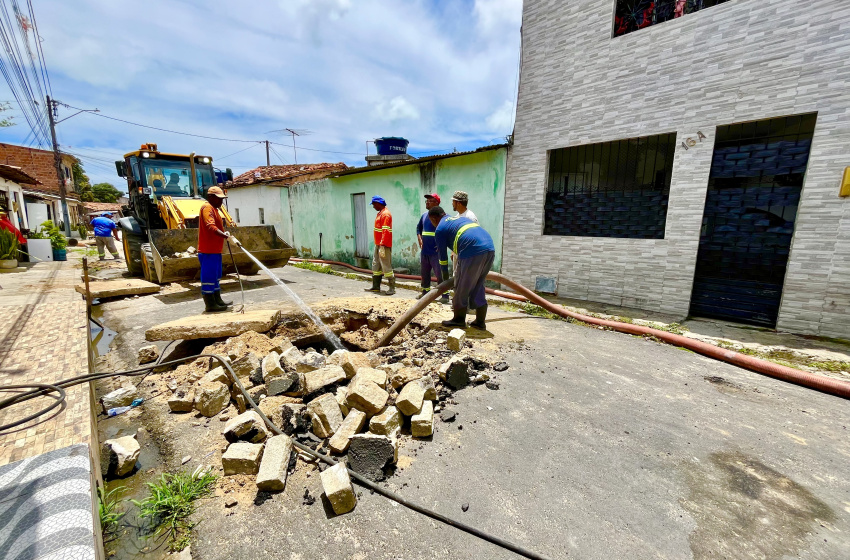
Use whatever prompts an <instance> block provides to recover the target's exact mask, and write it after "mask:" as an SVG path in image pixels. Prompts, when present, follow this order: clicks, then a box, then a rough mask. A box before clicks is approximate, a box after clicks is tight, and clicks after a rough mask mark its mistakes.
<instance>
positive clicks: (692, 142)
mask: <svg viewBox="0 0 850 560" xmlns="http://www.w3.org/2000/svg"><path fill="white" fill-rule="evenodd" d="M706 138H708V136H706V135H705V134H703V133H702V131H699V130H697V137H696V139H694V138H685V139H684V140H683V141H682V147H683V148H685V149H686V150H687V149H690V148H693V147H694V146H696V145H697V144H699V143H700V142H702V141H703V140H705V139H706Z"/></svg>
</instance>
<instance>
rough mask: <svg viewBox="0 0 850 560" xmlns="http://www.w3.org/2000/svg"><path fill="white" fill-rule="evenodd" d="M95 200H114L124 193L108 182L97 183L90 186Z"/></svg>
mask: <svg viewBox="0 0 850 560" xmlns="http://www.w3.org/2000/svg"><path fill="white" fill-rule="evenodd" d="M91 191H92V193H93V194H94V199H95V200H96V201H97V202H116V201H117V200H118V199H119V198H120V197H121V196H123V195H124V193H122V192H121V191H119V190H118V189H116V188H115V187H114V186H113V185H112V184H110V183H97V184H96V185H93V186H92V188H91Z"/></svg>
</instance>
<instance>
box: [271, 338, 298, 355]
mask: <svg viewBox="0 0 850 560" xmlns="http://www.w3.org/2000/svg"><path fill="white" fill-rule="evenodd" d="M272 343H273V344H274V345H275V348H274V351H275V352H277V353H278V354H281V355H282V354H283V353H284V352H286V351H287V350H289V349H290V348H294V346H293V345H292V341H291V340H289V339H288V338H286V337H285V336H276V337H274V338H272Z"/></svg>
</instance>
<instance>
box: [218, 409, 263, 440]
mask: <svg viewBox="0 0 850 560" xmlns="http://www.w3.org/2000/svg"><path fill="white" fill-rule="evenodd" d="M221 433H222V434H224V439H226V440H227V441H229V442H230V443H234V442H237V441H248V442H251V443H260V442H262V441H264V440H265V439H266V438H267V437H268V436H269V435H270V433H269V430H268V428H267V427H266V423H265V422H264V421H263V419H262V418H261V417H260V415H259V414H258V413H257V411H255V410H249V411H247V412H243V413H242V414H240V415H238V416H236V417H235V418H232V419H231V420H230V421H229V422H227V424H226V425H225V426H224V430H222V432H221Z"/></svg>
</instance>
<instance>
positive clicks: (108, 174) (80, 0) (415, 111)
mask: <svg viewBox="0 0 850 560" xmlns="http://www.w3.org/2000/svg"><path fill="white" fill-rule="evenodd" d="M33 5H34V8H35V13H36V17H37V21H38V25H39V32H40V34H41V37H42V39H43V43H42V45H43V49H44V54H45V58H46V61H47V66H48V70H49V73H50V78H51V82H52V87H53V92H54V95H55V97H56V99H58V100H60V101H63V102H65V103H68V104H69V105H73V106H76V107H81V108H95V107H96V108H98V109H100V111H101V112H102V113H103V114H104V115H109V116H113V117H118V118H121V119H125V120H128V121H133V122H138V123H143V124H148V125H152V126H156V127H161V128H167V129H172V130H179V131H185V132H191V133H195V134H201V135H206V136H215V137H224V138H234V139H246V140H265V139H268V140H271V141H273V142H278V143H280V144H284V145H283V146H282V145H276V146H274V149H275V151H276V152H277V153H272V163H273V164H280V163H282V162H283V163H293V153H292V147H291V140H290V137H288V136H284V135H283V134H279V133H269V131H274V130H280V129H283V128H295V129H307V130H309V131H311V133H310V134H308V135H306V136H304V137H302V138H299V139H297V140H296V142H297V144H298V145H301V146H304V147H307V148H313V149H316V150H329V151H335V152H346V153H345V154H333V153H323V152H318V151H307V150H299V151H298V162H299V163H308V162H318V161H344V162H346V163H347V164H349V165H363V164H364V163H365V162H364V161H363V156H364V155H365V150H366V140H370V139H374V138H376V137H380V136H404V137H405V138H408V139H409V140H410V148H409V151H410V152H411V153H413V154H414V155H424V154H425V153H434V152H439V151H451V150H452V149H454V148H457V149H458V150H467V149H473V148H476V147H479V146H482V145H486V144H491V143H495V142H498V141H500V139H502V138H503V137H504V136H506V135H508V134H510V132H511V129H512V125H513V112H514V106H515V105H514V102H515V99H516V80H517V69H518V62H519V45H520V25H521V12H522V0H463V1H457V0H453V1H449V0H441V1H432V2H426V1H416V0H404V1H396V2H391V1H377V0H280V1H278V2H250V3H249V2H222V1H211V2H194V1H187V0H184V1H175V0H172V1H169V2H149V3H141V4H140V3H131V4H128V3H125V2H114V1H112V0H75V1H74V2H67V1H65V2H62V1H56V0H34V1H33ZM12 99H13V98H12V95H11V93H10V91H9V89H8V87H7V85H6V84H5V82H3V83H2V84H0V101H5V100H9V101H11V100H12ZM9 113H11V114H19V111H17V107H15V105H14V104H13V110H12V111H9V112H7V114H9ZM70 114H72V111H70V110H68V109H65V108H62V109H61V110H60V118H63V117H66V116H68V115H70ZM16 122H18V125H17V126H15V127H12V128H6V129H0V141H3V142H11V143H20V142H22V141H23V140H24V138H25V137H26V135H27V133H28V132H29V129H28V127H27V124H26V122H25V121H24V120H23V118H17V119H16ZM57 130H58V133H59V142H60V143H61V144H62V145H63V149H65V150H66V151H68V152H70V153H73V154H75V155H77V156H79V157H81V159H82V161H83V163H84V166H85V168H86V171H87V172H88V174H89V176H90V177H91V178H92V180H93V182H100V181H108V182H112V183H113V184H116V185H118V186H119V188H121V186H122V185H121V183H120V181H121V180H120V179H119V178H118V177H117V176H115V171H114V167H113V165H112V164H111V163H110V162H112V161H114V160H115V159H120V158H121V156H122V154H123V153H124V152H127V151H130V150H132V149H136V148H138V146H139V145H140V144H141V143H143V142H148V141H150V142H156V143H157V144H159V148H160V149H161V150H163V151H168V152H181V153H189V152H192V151H194V152H196V153H199V154H205V155H211V156H212V157H213V158H214V160H215V163H216V166H217V167H221V168H224V167H232V168H233V170H234V173H237V174H238V173H241V172H243V171H246V170H248V169H250V168H253V167H256V166H258V165H265V149H264V147H262V146H261V145H256V146H253V147H250V146H252V145H251V144H245V143H237V142H221V141H213V140H205V139H201V138H192V137H188V136H179V135H175V134H169V133H165V132H158V131H154V130H147V129H143V128H138V127H135V126H130V125H126V124H123V123H119V122H115V121H111V120H107V119H104V118H101V117H97V116H93V115H86V114H83V115H79V116H76V117H74V118H72V119H70V120H68V121H67V122H64V123H61V124H60V125H59V126H58V128H57ZM245 148H248V149H247V150H245V151H243V152H241V153H238V154H234V155H230V154H233V153H234V152H237V151H239V150H243V149H245ZM370 150H371V153H374V148H372V147H371V146H370Z"/></svg>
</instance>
